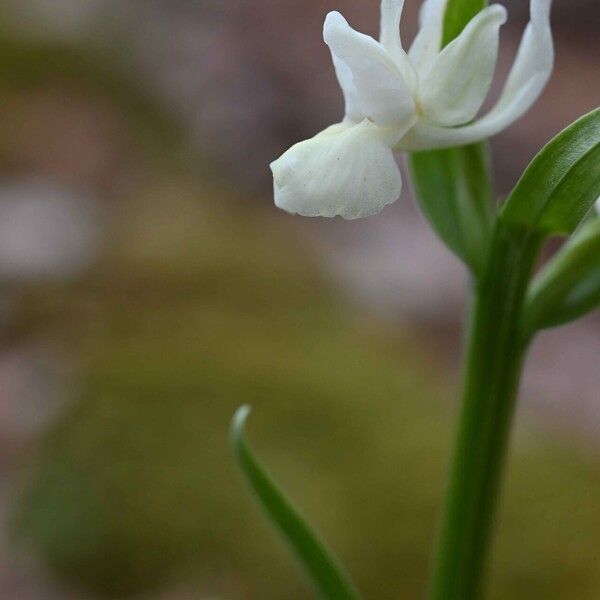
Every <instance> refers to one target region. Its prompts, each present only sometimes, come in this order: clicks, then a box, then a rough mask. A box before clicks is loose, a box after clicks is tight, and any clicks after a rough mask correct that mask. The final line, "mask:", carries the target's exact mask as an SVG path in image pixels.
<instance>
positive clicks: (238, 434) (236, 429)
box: [230, 404, 252, 447]
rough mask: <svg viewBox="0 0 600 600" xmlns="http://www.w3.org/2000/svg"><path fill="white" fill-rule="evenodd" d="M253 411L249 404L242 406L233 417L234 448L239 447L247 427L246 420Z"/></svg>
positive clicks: (232, 434)
mask: <svg viewBox="0 0 600 600" xmlns="http://www.w3.org/2000/svg"><path fill="white" fill-rule="evenodd" d="M251 411H252V407H251V406H250V405H249V404H242V406H240V407H239V408H238V409H237V410H236V411H235V414H234V415H233V418H232V419H231V428H230V435H231V443H232V444H233V446H234V447H237V446H239V444H240V442H242V438H243V436H244V426H245V425H246V419H247V418H248V415H249V414H250V412H251Z"/></svg>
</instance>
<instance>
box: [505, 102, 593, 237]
mask: <svg viewBox="0 0 600 600" xmlns="http://www.w3.org/2000/svg"><path fill="white" fill-rule="evenodd" d="M598 196H600V108H598V109H596V110H594V111H593V112H591V113H589V114H587V115H585V116H583V117H581V119H579V120H577V121H575V123H573V124H572V125H571V126H570V127H568V128H567V129H565V130H564V131H563V132H562V133H560V134H558V135H557V136H556V137H555V138H554V139H553V140H552V141H551V142H550V143H548V144H547V145H546V146H545V147H544V148H543V149H542V150H541V152H540V153H539V154H538V155H537V156H536V157H535V158H534V159H533V161H532V163H531V164H530V165H529V167H528V168H527V170H526V171H525V173H524V174H523V177H521V179H520V181H519V182H518V183H517V185H516V187H515V189H514V190H513V191H512V193H511V195H510V196H509V198H508V200H507V202H506V204H505V206H504V209H503V211H502V218H503V219H504V220H506V221H509V222H512V223H518V224H521V225H525V226H528V227H531V228H535V229H537V230H539V231H544V232H546V233H548V234H552V233H554V234H570V233H572V232H573V231H574V230H575V229H576V228H577V226H578V225H579V223H580V222H581V220H582V219H583V218H584V217H585V215H586V214H587V213H588V211H589V209H590V207H591V206H592V204H593V203H594V201H595V200H596V199H597V198H598Z"/></svg>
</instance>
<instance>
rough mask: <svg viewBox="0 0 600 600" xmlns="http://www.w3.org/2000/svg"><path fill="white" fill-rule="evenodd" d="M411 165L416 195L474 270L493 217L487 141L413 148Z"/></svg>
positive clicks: (442, 234)
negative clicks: (438, 147)
mask: <svg viewBox="0 0 600 600" xmlns="http://www.w3.org/2000/svg"><path fill="white" fill-rule="evenodd" d="M409 166H410V171H411V175H412V181H413V185H414V187H415V192H416V197H417V200H418V202H419V204H420V206H421V209H422V211H423V213H424V214H425V216H426V217H427V219H428V220H429V222H430V223H431V225H432V227H433V229H434V230H435V231H436V233H437V234H438V235H439V236H440V238H441V239H442V240H443V241H444V243H445V244H446V245H447V246H448V248H450V250H452V252H454V253H455V254H456V255H457V256H458V257H459V258H461V259H462V260H463V261H464V262H465V263H466V264H467V265H468V266H469V267H470V268H471V269H472V270H473V271H474V272H478V271H479V270H480V268H481V267H482V265H483V261H484V260H485V256H486V253H487V247H488V241H489V238H490V235H491V230H492V223H493V209H492V191H491V182H490V174H489V165H488V156H487V146H486V145H485V144H472V145H470V146H463V147H461V148H450V149H447V150H432V151H427V152H415V153H413V154H411V156H410V158H409Z"/></svg>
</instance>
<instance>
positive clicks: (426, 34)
mask: <svg viewBox="0 0 600 600" xmlns="http://www.w3.org/2000/svg"><path fill="white" fill-rule="evenodd" d="M446 3H447V0H425V1H424V2H423V4H422V6H421V12H420V14H419V32H418V33H417V36H416V37H415V39H414V41H413V43H412V46H411V47H410V50H409V52H408V57H409V59H410V62H411V63H412V65H413V67H414V68H415V70H416V71H417V74H419V73H423V72H425V71H426V70H427V69H429V67H430V65H431V63H432V62H433V60H435V58H436V57H437V55H438V54H439V51H440V48H441V45H442V33H443V28H444V14H445V12H446Z"/></svg>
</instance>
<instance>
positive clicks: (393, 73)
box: [323, 12, 415, 127]
mask: <svg viewBox="0 0 600 600" xmlns="http://www.w3.org/2000/svg"><path fill="white" fill-rule="evenodd" d="M323 38H324V40H325V43H326V44H327V45H328V46H329V48H330V50H331V54H332V57H333V62H334V65H335V69H336V73H337V76H338V80H339V82H340V86H341V88H342V90H343V92H344V97H345V100H346V117H347V118H349V119H350V120H352V121H354V122H355V123H356V122H359V121H362V120H363V119H370V120H372V121H373V122H374V123H376V124H377V125H380V126H382V127H403V126H404V124H405V123H406V122H407V121H408V120H410V119H413V118H414V115H415V104H414V100H413V98H412V94H411V93H410V90H409V88H408V86H407V85H406V83H405V81H404V78H403V77H402V74H401V73H400V70H399V69H398V67H397V65H396V63H395V62H394V60H393V59H392V57H391V56H390V54H389V53H388V52H387V51H386V50H385V49H384V48H383V47H382V46H381V44H379V43H378V42H376V41H375V40H374V39H373V38H371V37H369V36H368V35H364V34H362V33H359V32H357V31H354V29H352V28H351V27H350V25H348V22H347V21H346V19H344V17H342V15H341V14H340V13H338V12H331V13H329V14H328V15H327V17H326V19H325V25H324V27H323Z"/></svg>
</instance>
